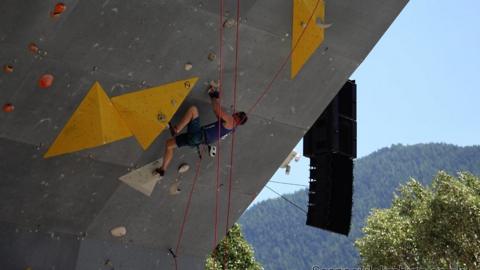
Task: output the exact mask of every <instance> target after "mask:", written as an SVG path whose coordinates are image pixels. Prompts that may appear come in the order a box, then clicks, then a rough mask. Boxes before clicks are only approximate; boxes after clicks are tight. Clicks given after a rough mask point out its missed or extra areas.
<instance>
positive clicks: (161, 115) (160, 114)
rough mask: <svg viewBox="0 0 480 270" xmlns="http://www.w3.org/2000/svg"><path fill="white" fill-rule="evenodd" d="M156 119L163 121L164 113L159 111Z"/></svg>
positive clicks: (164, 118) (165, 117) (165, 118)
mask: <svg viewBox="0 0 480 270" xmlns="http://www.w3.org/2000/svg"><path fill="white" fill-rule="evenodd" d="M157 120H158V121H160V122H165V121H166V120H167V116H165V114H164V113H162V112H159V113H158V115H157Z"/></svg>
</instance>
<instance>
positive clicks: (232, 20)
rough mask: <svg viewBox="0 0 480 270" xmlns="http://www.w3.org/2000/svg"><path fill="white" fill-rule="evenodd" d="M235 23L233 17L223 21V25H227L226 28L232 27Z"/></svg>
mask: <svg viewBox="0 0 480 270" xmlns="http://www.w3.org/2000/svg"><path fill="white" fill-rule="evenodd" d="M235 24H236V22H235V20H234V19H232V18H230V19H227V20H225V22H224V23H223V27H225V28H231V27H233V26H234V25H235Z"/></svg>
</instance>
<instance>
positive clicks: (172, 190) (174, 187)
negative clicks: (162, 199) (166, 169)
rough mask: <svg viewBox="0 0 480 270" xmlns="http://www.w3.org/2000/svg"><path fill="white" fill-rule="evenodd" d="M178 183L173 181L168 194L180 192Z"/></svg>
mask: <svg viewBox="0 0 480 270" xmlns="http://www.w3.org/2000/svg"><path fill="white" fill-rule="evenodd" d="M179 185H180V183H179V182H178V181H176V182H175V183H173V184H172V185H171V186H170V188H169V190H168V191H169V193H170V195H178V194H180V191H181V189H180V187H179Z"/></svg>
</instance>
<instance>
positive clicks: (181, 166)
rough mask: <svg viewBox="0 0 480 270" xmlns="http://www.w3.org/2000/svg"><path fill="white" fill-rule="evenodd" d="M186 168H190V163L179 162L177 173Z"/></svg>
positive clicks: (185, 170) (184, 171) (183, 171)
mask: <svg viewBox="0 0 480 270" xmlns="http://www.w3.org/2000/svg"><path fill="white" fill-rule="evenodd" d="M188 169H190V165H188V164H187V163H182V164H180V166H178V173H180V174H182V173H186V172H187V171H188Z"/></svg>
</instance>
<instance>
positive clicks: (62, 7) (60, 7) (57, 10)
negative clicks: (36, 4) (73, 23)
mask: <svg viewBox="0 0 480 270" xmlns="http://www.w3.org/2000/svg"><path fill="white" fill-rule="evenodd" d="M66 9H67V6H66V5H65V4H64V3H57V4H56V5H55V8H54V9H53V11H52V13H51V16H52V17H57V16H59V15H60V14H62V13H63V12H64V11H65V10H66Z"/></svg>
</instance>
